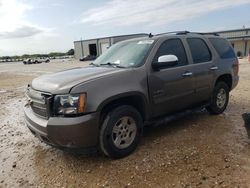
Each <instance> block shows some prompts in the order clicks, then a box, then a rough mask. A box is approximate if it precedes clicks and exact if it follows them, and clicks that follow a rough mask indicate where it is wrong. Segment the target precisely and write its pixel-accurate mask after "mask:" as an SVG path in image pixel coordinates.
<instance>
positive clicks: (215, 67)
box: [210, 66, 219, 70]
mask: <svg viewBox="0 0 250 188" xmlns="http://www.w3.org/2000/svg"><path fill="white" fill-rule="evenodd" d="M218 69H219V68H218V67H217V66H212V67H211V68H210V70H218Z"/></svg>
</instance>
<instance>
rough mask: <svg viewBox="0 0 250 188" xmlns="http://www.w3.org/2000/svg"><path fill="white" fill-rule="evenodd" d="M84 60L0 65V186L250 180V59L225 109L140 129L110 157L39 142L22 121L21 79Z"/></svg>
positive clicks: (234, 183) (241, 183) (248, 183)
mask: <svg viewBox="0 0 250 188" xmlns="http://www.w3.org/2000/svg"><path fill="white" fill-rule="evenodd" d="M85 65H86V63H83V62H75V61H73V60H72V61H64V62H62V60H60V61H59V60H57V61H54V62H51V63H49V64H38V65H23V64H22V63H9V64H6V63H1V64H0V106H1V108H0V130H1V131H0V187H21V186H22V187H250V141H249V140H248V138H247V134H246V131H245V128H244V122H243V120H242V118H241V114H242V113H244V112H250V62H247V61H246V60H241V63H240V82H239V85H238V86H237V88H236V89H235V90H233V91H232V92H231V94H230V103H229V106H228V108H227V110H226V111H225V113H223V114H222V115H219V116H211V115H209V114H208V113H207V112H206V111H200V112H195V113H192V114H191V115H188V116H187V117H184V118H181V119H178V120H176V121H174V122H170V123H168V124H167V125H161V126H159V127H151V128H147V129H146V130H145V133H144V136H143V138H142V141H141V143H140V145H139V147H138V149H137V150H136V151H135V152H134V153H133V154H132V155H130V156H128V157H126V158H124V159H120V160H112V159H109V158H106V157H104V156H100V155H96V154H94V155H90V156H87V155H77V154H72V153H67V152H63V151H60V150H58V149H55V148H52V147H50V146H47V145H45V144H44V143H41V142H40V141H39V140H38V139H37V138H35V137H34V136H33V135H32V134H31V133H30V131H29V130H28V128H27V127H26V126H25V124H24V120H23V111H22V106H23V103H24V101H25V100H24V91H25V87H26V85H27V84H28V83H29V82H30V81H31V80H32V79H33V78H34V77H36V76H39V75H42V74H47V73H49V72H55V71H59V70H61V69H67V68H72V67H79V66H80V67H81V66H85Z"/></svg>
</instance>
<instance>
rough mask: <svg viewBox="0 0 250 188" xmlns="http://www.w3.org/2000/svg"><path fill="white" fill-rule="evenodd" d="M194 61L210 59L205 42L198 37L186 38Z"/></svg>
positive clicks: (199, 61)
mask: <svg viewBox="0 0 250 188" xmlns="http://www.w3.org/2000/svg"><path fill="white" fill-rule="evenodd" d="M187 42H188V45H189V48H190V50H191V54H192V57H193V61H194V63H203V62H208V61H210V60H211V59H212V57H211V52H210V51H209V49H208V47H207V44H206V43H205V42H204V41H203V40H202V39H198V38H192V39H187Z"/></svg>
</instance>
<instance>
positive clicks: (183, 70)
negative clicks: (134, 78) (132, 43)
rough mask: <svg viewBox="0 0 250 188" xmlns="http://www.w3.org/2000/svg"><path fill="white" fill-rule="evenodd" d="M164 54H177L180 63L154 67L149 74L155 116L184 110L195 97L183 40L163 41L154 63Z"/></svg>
mask: <svg viewBox="0 0 250 188" xmlns="http://www.w3.org/2000/svg"><path fill="white" fill-rule="evenodd" d="M162 55H175V56H176V57H177V58H178V63H177V64H175V65H173V66H169V67H165V68H162V69H160V70H153V69H152V71H151V72H150V74H149V75H148V85H149V93H150V97H151V101H152V108H153V116H155V117H156V116H160V115H164V114H167V113H172V112H175V111H178V110H182V109H184V108H186V107H188V106H190V105H191V104H192V103H193V99H194V80H193V76H192V72H190V68H189V63H188V58H187V54H186V50H185V48H184V46H183V43H182V40H181V39H179V38H172V39H167V40H165V41H163V42H162V43H161V45H160V47H159V48H158V50H157V52H156V54H155V55H154V58H153V62H152V63H154V62H157V61H158V58H159V57H160V56H162Z"/></svg>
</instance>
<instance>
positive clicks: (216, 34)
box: [192, 32, 220, 36]
mask: <svg viewBox="0 0 250 188" xmlns="http://www.w3.org/2000/svg"><path fill="white" fill-rule="evenodd" d="M192 33H193V34H198V35H214V36H220V35H219V34H218V33H213V32H210V33H196V32H192Z"/></svg>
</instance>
